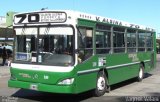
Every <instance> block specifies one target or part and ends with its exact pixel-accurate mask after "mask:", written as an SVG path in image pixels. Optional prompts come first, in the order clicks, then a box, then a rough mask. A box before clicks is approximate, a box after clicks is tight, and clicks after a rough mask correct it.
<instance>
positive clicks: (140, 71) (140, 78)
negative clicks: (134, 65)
mask: <svg viewBox="0 0 160 102" xmlns="http://www.w3.org/2000/svg"><path fill="white" fill-rule="evenodd" d="M143 78H144V65H143V64H140V68H139V73H138V81H139V82H141V81H142V80H143Z"/></svg>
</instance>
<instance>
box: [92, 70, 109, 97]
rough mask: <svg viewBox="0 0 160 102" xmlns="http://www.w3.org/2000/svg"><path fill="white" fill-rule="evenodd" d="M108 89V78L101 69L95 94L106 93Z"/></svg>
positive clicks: (97, 95)
mask: <svg viewBox="0 0 160 102" xmlns="http://www.w3.org/2000/svg"><path fill="white" fill-rule="evenodd" d="M106 91H107V78H106V74H105V73H104V72H103V71H100V72H99V73H98V75H97V81H96V89H95V90H94V96H96V97H99V96H102V95H104V94H105V92H106Z"/></svg>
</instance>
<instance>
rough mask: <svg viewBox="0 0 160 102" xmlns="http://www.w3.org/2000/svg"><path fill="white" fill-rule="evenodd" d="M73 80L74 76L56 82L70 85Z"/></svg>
mask: <svg viewBox="0 0 160 102" xmlns="http://www.w3.org/2000/svg"><path fill="white" fill-rule="evenodd" d="M73 82H74V78H68V79H65V80H62V81H60V82H59V83H58V84H59V85H71V84H73Z"/></svg>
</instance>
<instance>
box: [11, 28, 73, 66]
mask: <svg viewBox="0 0 160 102" xmlns="http://www.w3.org/2000/svg"><path fill="white" fill-rule="evenodd" d="M15 30H16V41H15V45H16V46H15V57H14V61H15V62H17V63H31V64H34V63H35V64H42V65H55V66H72V65H73V64H74V53H73V52H74V47H73V44H74V37H73V36H74V34H73V28H72V27H68V26H65V27H40V28H17V29H15Z"/></svg>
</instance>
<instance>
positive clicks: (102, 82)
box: [97, 76, 106, 91]
mask: <svg viewBox="0 0 160 102" xmlns="http://www.w3.org/2000/svg"><path fill="white" fill-rule="evenodd" d="M105 84H106V83H105V79H104V77H102V76H101V77H99V78H98V81H97V88H98V90H99V91H103V90H104V89H105Z"/></svg>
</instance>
